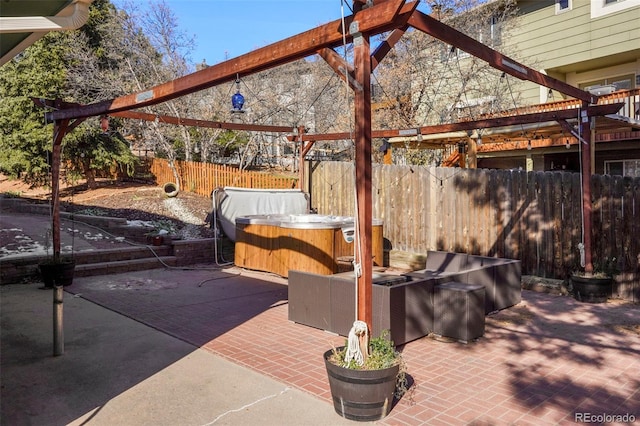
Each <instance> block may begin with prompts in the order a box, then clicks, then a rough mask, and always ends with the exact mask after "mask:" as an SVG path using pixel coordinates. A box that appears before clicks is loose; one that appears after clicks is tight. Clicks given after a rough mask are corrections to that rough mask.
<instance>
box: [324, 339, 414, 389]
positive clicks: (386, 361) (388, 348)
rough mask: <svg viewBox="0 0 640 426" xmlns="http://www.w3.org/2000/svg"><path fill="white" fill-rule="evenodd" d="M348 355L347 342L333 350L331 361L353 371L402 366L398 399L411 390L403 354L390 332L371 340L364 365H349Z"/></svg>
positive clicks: (398, 382)
mask: <svg viewBox="0 0 640 426" xmlns="http://www.w3.org/2000/svg"><path fill="white" fill-rule="evenodd" d="M346 353H347V342H345V345H344V346H343V347H340V348H333V354H332V355H331V357H330V358H329V361H330V362H332V363H333V364H335V365H339V366H341V367H344V368H349V369H352V370H381V369H384V368H389V367H393V366H394V365H399V366H400V371H399V373H398V377H397V378H396V392H395V396H396V398H400V397H402V396H403V395H404V394H406V393H407V392H408V390H409V382H408V380H407V374H406V370H407V369H406V365H405V363H404V359H403V358H402V354H401V353H400V352H398V351H396V348H395V345H394V344H393V341H392V340H391V339H390V338H389V330H384V331H383V332H382V333H381V334H380V336H379V337H373V338H371V339H370V340H369V356H368V357H367V359H366V360H365V362H364V365H362V366H361V365H358V364H357V362H356V361H355V360H351V361H349V362H348V363H347V362H345V356H346Z"/></svg>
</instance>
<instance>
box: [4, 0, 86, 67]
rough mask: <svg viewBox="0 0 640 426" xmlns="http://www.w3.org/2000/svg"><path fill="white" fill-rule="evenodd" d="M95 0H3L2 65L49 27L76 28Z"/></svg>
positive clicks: (50, 28) (51, 29)
mask: <svg viewBox="0 0 640 426" xmlns="http://www.w3.org/2000/svg"><path fill="white" fill-rule="evenodd" d="M91 2H93V0H38V1H19V0H3V1H2V7H1V8H0V34H1V36H0V66H2V65H4V64H6V63H7V62H9V61H10V60H11V59H13V58H14V57H15V56H16V55H18V54H19V53H21V52H22V51H23V50H25V49H26V48H27V47H29V46H31V45H32V44H33V43H35V42H36V41H38V40H39V39H40V38H42V37H43V36H44V35H45V34H47V33H48V32H50V31H66V30H75V29H77V28H79V27H81V26H82V25H84V23H85V22H86V20H87V18H88V17H89V5H90V4H91Z"/></svg>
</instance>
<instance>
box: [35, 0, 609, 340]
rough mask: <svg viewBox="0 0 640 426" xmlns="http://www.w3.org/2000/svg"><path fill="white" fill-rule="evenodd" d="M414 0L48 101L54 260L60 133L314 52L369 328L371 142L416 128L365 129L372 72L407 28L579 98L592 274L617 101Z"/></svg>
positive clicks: (364, 9)
mask: <svg viewBox="0 0 640 426" xmlns="http://www.w3.org/2000/svg"><path fill="white" fill-rule="evenodd" d="M418 3H419V2H418V1H413V0H373V1H371V0H353V15H351V16H348V17H346V18H345V19H344V26H343V20H336V21H332V22H329V23H327V24H325V25H322V26H319V27H317V28H314V29H311V30H309V31H306V32H303V33H301V34H298V35H296V36H293V37H290V38H287V39H284V40H281V41H279V42H276V43H273V44H271V45H269V46H266V47H263V48H260V49H257V50H254V51H252V52H249V53H247V54H245V55H242V56H239V57H237V58H234V59H230V60H228V61H225V62H222V63H219V64H217V65H213V66H210V67H208V68H204V69H202V70H199V71H197V72H194V73H192V74H189V75H186V76H184V77H180V78H178V79H175V80H172V81H169V82H166V83H163V84H160V85H157V86H154V87H151V88H149V89H147V90H144V91H141V92H137V93H131V94H128V95H125V96H121V97H118V98H115V99H110V100H106V101H101V102H97V103H93V104H89V105H77V104H68V103H64V102H61V101H54V102H52V103H48V104H47V105H48V106H53V107H55V108H56V109H55V110H54V111H52V112H49V113H47V119H48V120H50V121H52V122H53V123H54V137H53V166H52V192H53V197H52V199H53V200H52V202H53V247H54V255H56V256H59V255H60V226H59V221H60V217H59V183H58V178H59V170H60V151H61V142H62V139H63V137H64V136H65V134H67V133H68V132H69V131H71V130H72V129H73V128H74V127H75V126H77V125H78V124H79V123H81V122H82V121H83V120H85V119H86V118H88V117H92V116H99V115H113V116H121V117H126V118H136V119H150V120H155V119H156V118H158V116H156V115H154V114H147V113H143V112H137V111H133V110H135V109H138V108H141V107H148V106H152V105H156V104H159V103H162V102H165V101H168V100H170V99H175V98H178V97H180V96H184V95H187V94H190V93H194V92H197V91H200V90H203V89H207V88H210V87H213V86H216V85H220V84H223V83H228V82H232V81H234V80H235V79H236V78H237V76H246V75H249V74H253V73H257V72H260V71H264V70H267V69H270V68H274V67H277V66H280V65H283V64H286V63H289V62H292V61H295V60H298V59H302V58H305V57H307V56H310V55H314V54H318V55H320V56H321V57H322V58H324V60H325V61H326V62H327V63H328V64H329V65H330V66H331V67H333V69H334V70H335V71H336V73H338V75H340V76H341V77H342V78H343V79H345V80H346V81H347V82H348V84H349V85H350V87H351V88H352V90H353V91H354V121H355V132H354V140H355V170H356V196H357V217H356V219H357V223H358V226H359V228H358V229H357V234H358V237H359V238H358V239H357V244H358V245H359V247H360V250H356V253H357V256H356V259H355V261H356V262H357V263H359V264H360V265H361V272H362V273H361V275H359V276H358V278H357V300H358V306H357V317H358V318H357V319H359V320H361V321H365V322H366V323H367V324H368V326H369V329H371V324H372V274H373V261H372V194H371V187H372V185H371V178H372V164H371V160H372V144H371V141H372V138H374V137H375V138H379V137H394V136H402V135H403V134H407V132H408V131H416V129H399V130H376V131H373V130H372V128H371V116H372V108H371V89H370V88H371V84H370V83H371V82H370V79H371V72H372V71H373V70H374V69H375V68H376V66H377V65H378V64H379V63H380V62H381V61H382V60H383V59H384V57H385V55H386V54H387V53H388V52H389V51H390V50H391V49H392V48H393V46H394V45H395V43H397V41H398V40H399V39H400V38H401V37H402V35H403V34H404V33H405V31H406V30H407V29H408V28H409V27H412V28H415V29H417V30H419V31H423V32H425V33H427V34H429V35H431V36H433V37H435V38H438V39H440V40H442V41H443V42H445V43H448V44H450V45H452V46H455V47H457V48H459V49H461V50H464V51H466V52H468V53H470V54H471V55H474V56H476V57H478V58H480V59H482V60H484V61H486V62H487V63H489V64H490V65H491V66H492V67H494V68H496V69H498V70H501V71H503V72H505V73H507V74H510V75H512V76H515V77H517V78H519V79H522V80H529V81H532V82H535V83H538V84H540V85H543V86H545V87H547V88H550V89H553V90H555V91H558V92H560V93H563V94H565V95H567V96H570V97H573V98H576V99H579V100H580V101H582V108H581V109H580V112H579V114H580V123H579V125H580V127H581V131H580V134H581V135H582V136H581V137H582V139H583V140H582V143H583V150H582V155H583V161H582V167H583V170H582V176H583V182H582V186H583V204H584V214H583V220H584V230H585V235H584V240H585V241H584V244H585V253H586V268H585V269H586V270H587V271H592V269H593V266H592V261H591V237H590V236H591V193H590V183H589V179H590V175H591V169H590V161H589V158H590V149H591V127H590V126H591V122H592V120H593V118H594V117H597V116H603V115H606V114H611V113H614V112H616V111H617V110H619V109H620V106H621V104H615V105H605V106H598V105H596V104H597V100H598V98H597V96H595V95H592V94H590V93H588V92H585V91H582V90H579V89H577V88H575V87H573V86H571V85H569V84H567V83H565V82H562V81H560V80H557V79H554V78H552V77H549V76H547V75H544V74H542V73H539V72H537V71H535V70H533V69H531V68H529V67H527V66H525V65H523V64H520V63H518V62H517V61H515V60H512V59H510V58H508V57H507V56H504V55H502V54H500V53H499V52H497V51H495V50H493V49H491V48H489V47H487V46H485V45H483V44H482V43H480V42H478V41H477V40H474V39H472V38H470V37H468V36H466V35H464V34H463V33H461V32H459V31H457V30H455V29H453V28H451V27H449V26H447V25H445V24H444V23H442V22H440V21H438V20H436V19H434V18H432V17H430V16H428V15H426V14H424V13H422V12H420V11H418V10H417V7H418ZM386 32H389V35H388V36H387V37H386V40H385V41H384V42H383V43H381V44H380V45H379V46H378V47H377V48H376V49H375V50H374V51H372V49H371V46H370V38H371V36H375V35H377V34H381V33H386ZM344 39H346V41H347V42H348V43H353V50H354V56H353V64H348V63H345V61H344V60H343V59H342V58H341V57H340V56H339V55H338V54H337V53H336V52H335V51H334V49H335V48H337V47H339V46H342V45H343V42H344ZM575 117H576V110H575V109H572V110H570V111H554V112H551V113H544V117H541V116H540V114H535V116H531V115H515V116H511V117H501V118H496V119H487V120H482V121H476V122H465V123H453V124H445V125H439V126H426V127H421V128H420V129H419V132H420V133H421V134H423V135H424V134H434V133H438V132H445V131H453V130H473V129H478V128H489V127H499V126H504V125H507V124H526V123H532V122H539V121H540V120H541V119H544V120H554V121H557V122H558V123H560V124H561V125H563V126H567V128H569V129H571V130H572V131H573V127H572V126H571V125H570V124H569V123H568V122H567V120H569V119H575ZM162 119H163V121H165V122H167V123H171V122H173V124H184V125H194V126H203V127H218V128H227V129H236V130H254V131H274V132H291V131H292V130H293V129H291V128H290V127H287V126H260V125H251V124H236V123H216V122H207V121H203V120H191V119H177V118H171V117H162ZM290 138H291V139H292V140H295V141H298V142H300V144H301V150H300V151H301V154H302V157H301V158H304V154H306V153H307V152H308V150H309V149H310V148H311V146H312V144H313V142H315V141H319V140H336V139H348V138H351V134H347V133H335V134H325V135H320V134H316V135H311V134H305V133H304V132H301V131H298V134H297V135H292V136H291V137H290Z"/></svg>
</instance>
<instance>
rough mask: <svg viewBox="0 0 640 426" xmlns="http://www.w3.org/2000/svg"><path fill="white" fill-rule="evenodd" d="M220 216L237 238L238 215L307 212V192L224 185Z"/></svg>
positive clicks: (232, 237)
mask: <svg viewBox="0 0 640 426" xmlns="http://www.w3.org/2000/svg"><path fill="white" fill-rule="evenodd" d="M217 205H218V211H217V215H218V219H219V220H220V226H221V227H222V231H223V232H224V233H225V235H226V236H227V237H229V239H230V240H232V241H235V240H236V217H239V216H248V215H257V214H263V215H268V214H304V213H308V211H309V208H308V206H309V201H308V199H307V194H305V193H304V192H302V191H300V190H299V189H247V188H235V187H224V188H223V189H222V190H221V191H219V193H218V201H217Z"/></svg>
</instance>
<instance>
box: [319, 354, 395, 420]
mask: <svg viewBox="0 0 640 426" xmlns="http://www.w3.org/2000/svg"><path fill="white" fill-rule="evenodd" d="M338 349H341V348H338ZM332 353H333V349H330V350H328V351H327V352H325V353H324V363H325V366H326V368H327V375H328V377H329V386H330V388H331V396H332V398H333V407H334V408H335V410H336V413H338V414H339V415H341V416H342V417H344V418H347V419H349V420H357V421H375V420H380V419H382V418H383V417H385V416H386V415H387V414H389V412H390V411H391V407H392V405H393V395H394V393H395V390H396V378H397V376H398V372H399V371H400V366H399V365H395V366H393V367H389V368H385V369H382V370H352V369H349V368H344V367H340V366H338V365H335V364H333V363H331V362H330V361H329V357H330V356H331V354H332Z"/></svg>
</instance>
